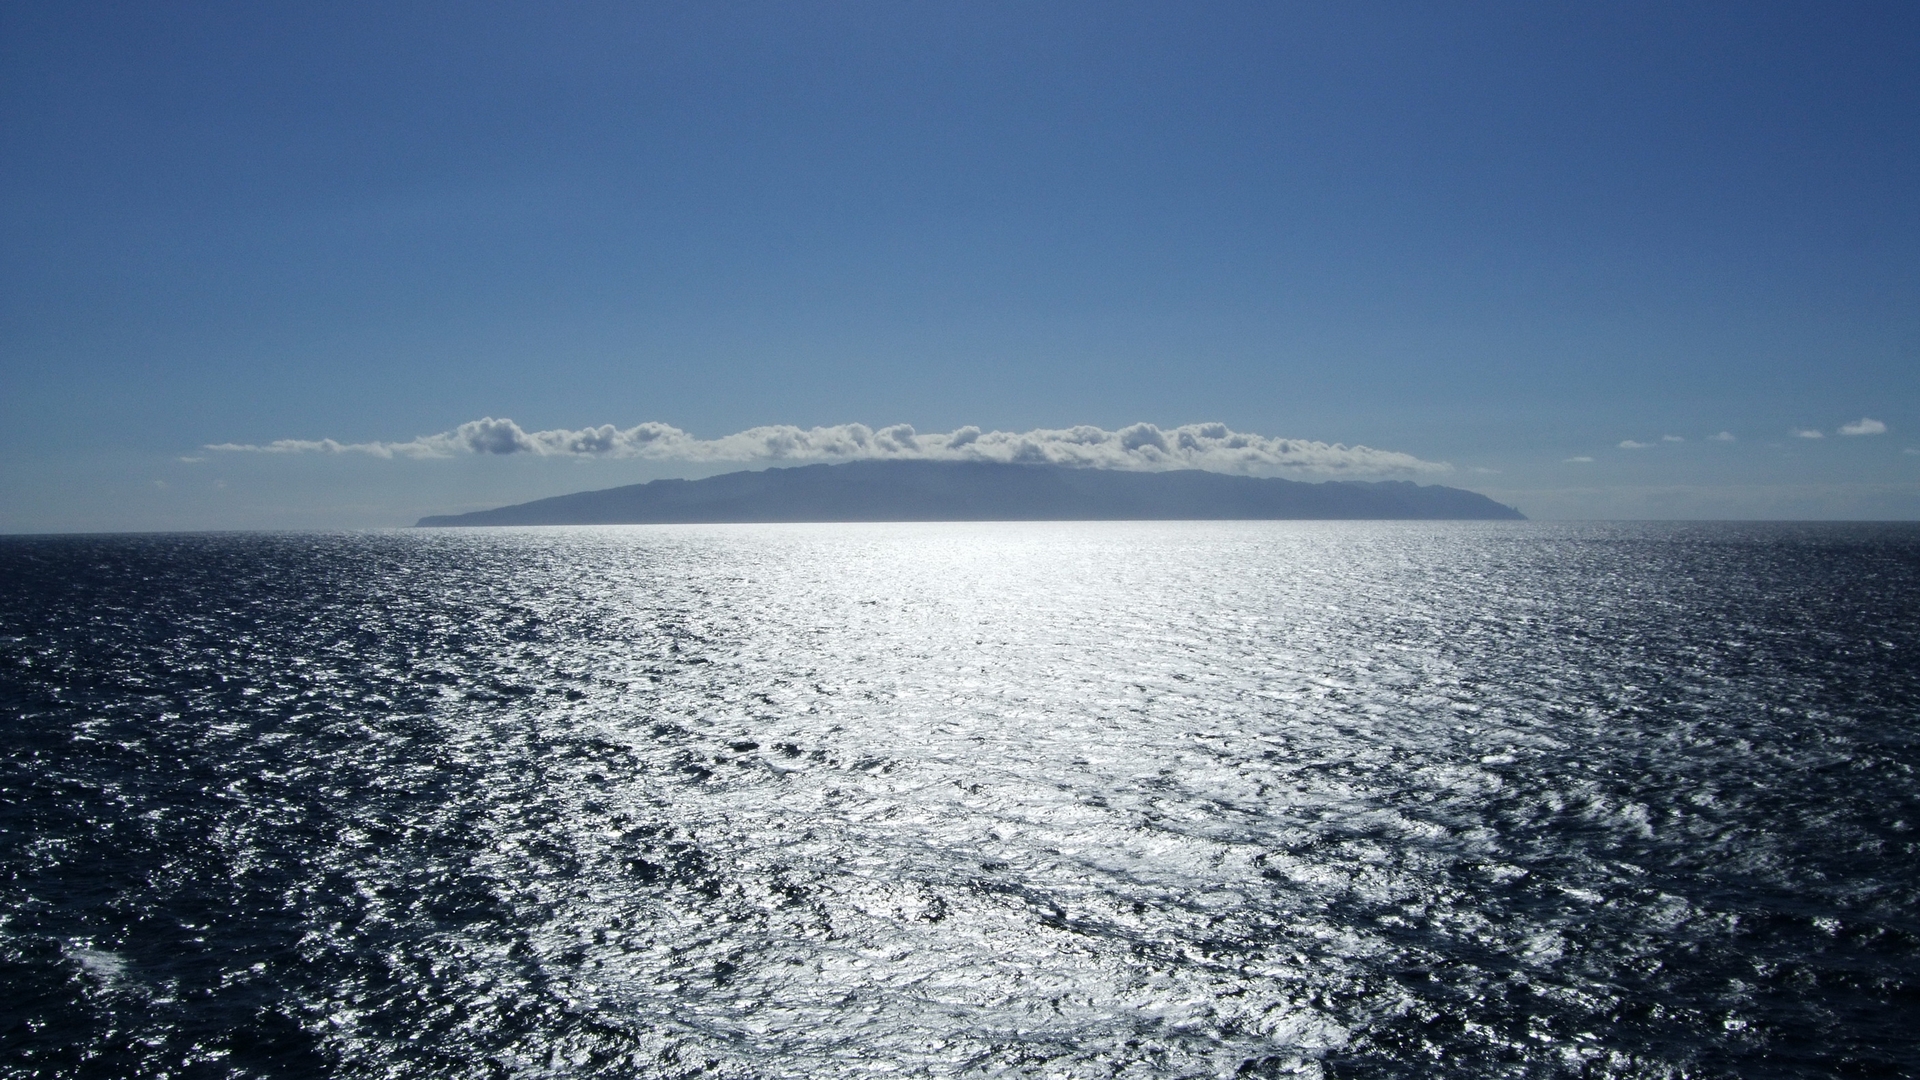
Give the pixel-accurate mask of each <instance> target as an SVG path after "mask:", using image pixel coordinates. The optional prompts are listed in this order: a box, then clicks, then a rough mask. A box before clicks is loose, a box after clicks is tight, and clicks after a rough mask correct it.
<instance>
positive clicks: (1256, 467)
mask: <svg viewBox="0 0 1920 1080" xmlns="http://www.w3.org/2000/svg"><path fill="white" fill-rule="evenodd" d="M206 449H208V450H212V451H219V452H223V453H257V454H367V455H371V456H374V457H382V458H392V457H409V458H445V457H455V456H459V455H467V454H503V455H504V454H531V455H536V456H540V457H571V458H644V459H649V460H655V461H682V462H689V463H708V462H740V463H770V462H817V461H825V462H833V461H860V460H921V461H997V462H1011V463H1016V464H1036V465H1065V466H1071V467H1075V468H1089V469H1130V470H1148V471H1153V470H1166V469H1206V470H1209V471H1213V472H1227V473H1245V474H1249V475H1259V474H1275V473H1305V474H1317V475H1332V476H1337V475H1368V476H1395V475H1399V476H1405V475H1430V474H1435V473H1447V472H1452V471H1453V466H1452V465H1450V464H1448V463H1446V462H1437V461H1424V460H1422V459H1420V458H1417V457H1414V456H1413V455H1412V454H1405V453H1400V452H1398V451H1394V450H1377V449H1374V448H1373V447H1369V446H1348V445H1345V444H1343V443H1325V442H1318V441H1314V440H1310V439H1288V438H1276V437H1270V436H1265V435H1251V434H1246V433H1243V432H1237V431H1233V430H1231V429H1229V428H1228V427H1227V426H1226V425H1225V424H1186V425H1183V426H1180V427H1175V428H1160V427H1156V426H1154V425H1153V424H1133V425H1130V426H1128V427H1123V428H1120V429H1119V430H1117V431H1108V430H1106V429H1104V428H1098V427H1092V426H1086V425H1082V426H1079V427H1071V428H1057V429H1049V428H1041V429H1036V430H1034V431H1027V432H1011V431H982V430H980V429H979V428H977V427H971V426H969V427H962V428H959V429H956V430H954V431H949V432H945V433H929V434H921V433H920V432H917V431H915V430H914V429H913V428H912V427H911V426H909V425H907V424H894V425H892V426H890V427H883V428H879V429H874V428H869V427H867V426H866V425H865V424H838V425H835V426H833V427H813V428H801V427H795V426H792V425H785V424H783V425H773V426H767V427H756V428H748V429H747V430H745V431H740V432H736V433H734V434H732V435H723V436H721V437H720V438H717V439H702V438H698V437H696V436H694V435H691V434H689V433H688V432H685V431H682V430H681V429H679V428H676V427H673V426H672V425H669V424H662V423H645V424H636V425H634V426H633V427H630V428H618V427H615V426H614V425H612V424H602V425H600V426H599V427H586V428H578V429H573V430H568V429H565V428H558V429H554V430H551V431H526V430H523V429H522V428H521V427H520V425H518V424H516V423H514V422H513V421H512V420H509V419H505V418H501V419H495V418H493V417H490V416H489V417H486V418H484V419H480V420H471V421H468V422H467V423H464V424H461V425H460V426H459V427H457V428H454V429H453V430H451V431H443V432H441V433H439V434H437V435H422V436H419V437H416V438H413V439H409V440H407V441H405V442H361V443H343V442H338V441H335V440H333V439H279V440H276V441H274V442H271V443H266V444H264V445H254V444H250V443H215V444H210V445H208V446H207V447H206Z"/></svg>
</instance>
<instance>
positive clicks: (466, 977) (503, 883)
mask: <svg viewBox="0 0 1920 1080" xmlns="http://www.w3.org/2000/svg"><path fill="white" fill-rule="evenodd" d="M1917 616H1920V527H1916V526H1912V525H1870V524H1809V525H1787V524H1777V525H1749V524H1621V525H1599V524H1556V523H1526V522H1516V523H1506V522H1498V523H1492V522H1488V523H1432V522H1389V523H1366V522H1232V523H1207V522H1156V523H1127V522H1108V523H1092V522H1087V523H1071V524H1046V523H1021V524H910V525H908V524H903V525H874V524H866V525H729V526H632V527H605V528H546V529H524V530H458V531H455V530H448V531H435V530H421V531H399V532H376V533H355V534H228V535H152V536H103V537H13V538H6V539H0V723H4V725H5V742H4V755H3V757H0V762H3V764H0V1075H3V1076H6V1077H23V1078H24V1077H55V1076H59V1077H122V1076H124V1077H133V1076H140V1077H296V1076H345V1077H395V1078H399V1077H474V1078H482V1077H718V1078H735V1077H737V1078H761V1077H766V1078H775V1077H807V1078H843V1077H844V1078H852V1077H861V1078H866V1077H883V1076H884V1077H892V1076H901V1077H914V1076H924V1077H949V1076H955V1077H958V1076H978V1077H1036V1078H1039V1077H1047V1078H1055V1077H1058V1078H1074V1077H1130V1078H1131V1077H1235V1076H1239V1077H1246V1076H1254V1077H1273V1076H1304V1077H1463V1078H1464V1077H1475V1078H1482V1077H1561V1076H1565V1077H1741V1078H1766V1077H1835V1076H1857V1077H1913V1076H1920V777H1916V775H1915V769H1916V766H1920V745H1917V744H1916V734H1917V733H1920V618H1917Z"/></svg>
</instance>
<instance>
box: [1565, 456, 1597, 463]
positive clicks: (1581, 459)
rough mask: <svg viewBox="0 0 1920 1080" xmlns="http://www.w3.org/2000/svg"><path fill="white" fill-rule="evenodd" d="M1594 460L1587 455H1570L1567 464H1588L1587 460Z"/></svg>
mask: <svg viewBox="0 0 1920 1080" xmlns="http://www.w3.org/2000/svg"><path fill="white" fill-rule="evenodd" d="M1592 460H1593V459H1592V458H1590V457H1586V456H1581V457H1570V458H1568V459H1567V464H1569V465H1576V464H1586V463H1587V462H1590V461H1592Z"/></svg>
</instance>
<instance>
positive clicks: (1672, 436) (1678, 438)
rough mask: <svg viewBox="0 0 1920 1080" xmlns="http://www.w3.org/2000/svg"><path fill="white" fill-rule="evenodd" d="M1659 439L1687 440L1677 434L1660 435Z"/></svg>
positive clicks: (1667, 440)
mask: <svg viewBox="0 0 1920 1080" xmlns="http://www.w3.org/2000/svg"><path fill="white" fill-rule="evenodd" d="M1660 441H1661V442H1686V441H1687V440H1685V439H1683V438H1681V437H1680V436H1678V435H1662V436H1660Z"/></svg>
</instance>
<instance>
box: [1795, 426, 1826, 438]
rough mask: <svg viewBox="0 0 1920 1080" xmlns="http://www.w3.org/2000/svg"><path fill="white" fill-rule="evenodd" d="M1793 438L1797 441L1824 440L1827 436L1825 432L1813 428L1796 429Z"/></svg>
mask: <svg viewBox="0 0 1920 1080" xmlns="http://www.w3.org/2000/svg"><path fill="white" fill-rule="evenodd" d="M1793 437H1794V438H1796V439H1824V438H1826V437H1827V436H1826V433H1825V432H1821V431H1815V430H1814V429H1812V428H1794V429H1793Z"/></svg>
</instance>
